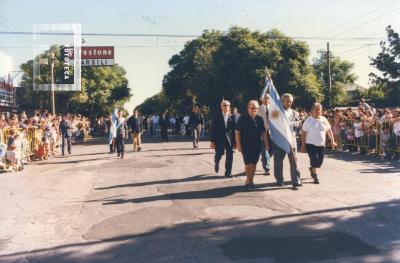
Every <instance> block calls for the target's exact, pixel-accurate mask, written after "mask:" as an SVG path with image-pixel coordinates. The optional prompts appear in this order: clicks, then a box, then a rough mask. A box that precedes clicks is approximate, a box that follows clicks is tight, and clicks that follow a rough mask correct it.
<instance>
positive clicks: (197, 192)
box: [85, 183, 291, 205]
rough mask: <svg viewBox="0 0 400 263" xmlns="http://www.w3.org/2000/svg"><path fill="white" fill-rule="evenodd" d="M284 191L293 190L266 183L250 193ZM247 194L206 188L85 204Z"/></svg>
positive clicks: (236, 187) (238, 187) (238, 188)
mask: <svg viewBox="0 0 400 263" xmlns="http://www.w3.org/2000/svg"><path fill="white" fill-rule="evenodd" d="M282 189H291V187H276V184H275V183H264V184H258V185H256V186H255V189H254V190H252V191H251V192H249V193H254V192H265V191H274V190H282ZM243 192H247V191H246V189H245V187H244V186H243V185H242V184H240V185H233V186H224V187H217V188H206V189H204V190H203V189H202V190H195V191H185V192H179V193H167V194H163V195H156V196H147V197H140V198H128V199H123V198H105V199H100V200H88V201H85V202H88V203H91V202H103V205H119V204H126V203H147V202H154V201H161V200H193V199H201V200H202V199H207V198H223V197H227V196H231V195H234V194H237V193H243Z"/></svg>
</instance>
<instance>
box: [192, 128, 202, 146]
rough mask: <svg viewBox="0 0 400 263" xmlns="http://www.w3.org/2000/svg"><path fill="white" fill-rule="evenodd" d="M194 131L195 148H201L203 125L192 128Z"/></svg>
mask: <svg viewBox="0 0 400 263" xmlns="http://www.w3.org/2000/svg"><path fill="white" fill-rule="evenodd" d="M192 131H193V147H198V146H199V141H200V132H201V125H197V126H192Z"/></svg>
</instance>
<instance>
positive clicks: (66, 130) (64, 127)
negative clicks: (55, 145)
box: [60, 114, 72, 156]
mask: <svg viewBox="0 0 400 263" xmlns="http://www.w3.org/2000/svg"><path fill="white" fill-rule="evenodd" d="M60 134H61V154H62V155H63V156H64V153H65V143H67V150H68V153H69V154H71V138H72V125H71V122H70V121H69V114H65V115H64V116H63V117H62V121H61V122H60Z"/></svg>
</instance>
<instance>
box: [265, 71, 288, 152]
mask: <svg viewBox="0 0 400 263" xmlns="http://www.w3.org/2000/svg"><path fill="white" fill-rule="evenodd" d="M267 95H268V96H269V98H270V103H269V105H268V112H269V114H268V117H269V129H270V133H271V139H272V140H273V141H274V143H275V144H276V145H277V146H278V147H279V148H281V149H282V150H284V151H285V152H287V153H290V152H291V151H292V146H291V145H292V143H293V142H292V140H293V134H292V130H291V128H290V124H289V120H288V118H287V117H286V114H285V110H284V108H283V105H282V102H281V99H280V97H279V94H278V92H277V91H276V89H275V86H274V83H273V82H272V79H271V77H269V76H267V77H266V79H265V86H264V89H263V91H262V93H261V99H262V98H263V97H264V96H267Z"/></svg>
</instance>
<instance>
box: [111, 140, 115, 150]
mask: <svg viewBox="0 0 400 263" xmlns="http://www.w3.org/2000/svg"><path fill="white" fill-rule="evenodd" d="M114 152H115V142H114V141H113V142H112V143H110V153H114Z"/></svg>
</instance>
